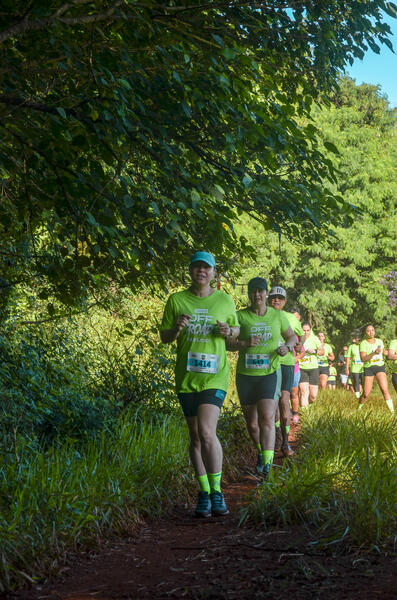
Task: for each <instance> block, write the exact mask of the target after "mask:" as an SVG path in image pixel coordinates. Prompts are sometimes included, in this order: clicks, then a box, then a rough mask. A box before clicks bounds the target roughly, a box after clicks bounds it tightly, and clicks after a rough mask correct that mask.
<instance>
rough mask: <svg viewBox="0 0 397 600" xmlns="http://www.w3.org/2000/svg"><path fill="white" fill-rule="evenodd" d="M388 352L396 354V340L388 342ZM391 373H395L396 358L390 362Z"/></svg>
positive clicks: (396, 368) (396, 366) (396, 370)
mask: <svg viewBox="0 0 397 600" xmlns="http://www.w3.org/2000/svg"><path fill="white" fill-rule="evenodd" d="M389 350H391V351H392V352H394V354H397V340H392V341H391V342H390V346H389ZM392 363H393V364H392V373H397V358H395V359H394V360H392Z"/></svg>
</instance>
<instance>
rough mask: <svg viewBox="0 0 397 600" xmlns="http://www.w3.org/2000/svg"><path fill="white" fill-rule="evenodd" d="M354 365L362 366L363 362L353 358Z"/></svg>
mask: <svg viewBox="0 0 397 600" xmlns="http://www.w3.org/2000/svg"><path fill="white" fill-rule="evenodd" d="M354 364H355V365H362V364H363V361H362V360H360V359H359V358H355V359H354Z"/></svg>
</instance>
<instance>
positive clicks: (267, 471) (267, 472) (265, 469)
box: [262, 463, 271, 481]
mask: <svg viewBox="0 0 397 600" xmlns="http://www.w3.org/2000/svg"><path fill="white" fill-rule="evenodd" d="M270 469H271V465H270V464H269V463H268V464H267V465H263V471H262V479H263V481H267V480H268V479H269V475H270Z"/></svg>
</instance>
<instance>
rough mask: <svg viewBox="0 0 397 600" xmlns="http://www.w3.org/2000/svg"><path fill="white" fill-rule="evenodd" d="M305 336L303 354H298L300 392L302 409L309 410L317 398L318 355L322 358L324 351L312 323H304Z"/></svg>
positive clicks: (303, 338)
mask: <svg viewBox="0 0 397 600" xmlns="http://www.w3.org/2000/svg"><path fill="white" fill-rule="evenodd" d="M302 329H303V332H304V336H303V337H302V339H301V342H302V343H303V347H302V352H300V353H299V354H298V358H299V368H300V370H301V377H300V381H299V392H300V396H301V407H302V408H307V407H308V406H309V402H310V404H312V403H313V402H314V401H315V399H316V398H317V394H318V384H319V370H318V360H317V355H320V356H322V355H323V354H324V350H323V348H322V346H321V342H320V340H319V339H318V337H317V336H316V335H314V333H313V332H312V327H311V325H310V323H307V322H306V323H302Z"/></svg>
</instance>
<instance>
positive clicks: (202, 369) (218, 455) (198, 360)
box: [160, 252, 240, 517]
mask: <svg viewBox="0 0 397 600" xmlns="http://www.w3.org/2000/svg"><path fill="white" fill-rule="evenodd" d="M189 273H190V277H191V280H192V283H191V286H190V287H189V288H188V289H187V290H183V291H182V292H176V293H174V294H171V296H170V297H169V298H168V300H167V304H166V306H165V309H164V315H163V320H162V323H161V326H160V336H161V341H162V342H163V343H164V344H170V343H172V342H174V341H175V340H176V342H177V358H176V366H175V384H176V391H177V394H178V398H179V401H180V403H181V406H182V409H183V414H184V416H185V419H186V423H187V426H188V429H189V435H190V447H189V453H190V458H191V461H192V463H193V467H194V471H195V474H196V477H197V480H198V482H199V485H200V492H199V497H198V503H197V507H196V511H195V514H196V516H197V517H209V516H210V515H211V514H212V515H215V516H217V515H225V514H227V513H228V512H229V511H228V509H227V506H226V503H225V500H224V497H223V494H222V492H221V487H220V481H221V475H222V447H221V445H220V443H219V440H218V438H217V435H216V429H217V424H218V418H219V414H220V412H221V407H222V404H223V401H224V399H225V396H226V391H227V388H228V383H229V370H230V367H229V362H228V360H227V354H226V347H225V339H226V338H232V339H233V338H234V337H236V336H237V335H238V334H239V332H240V328H239V326H238V321H237V315H236V309H235V306H234V302H233V300H232V298H231V297H230V296H229V295H228V294H225V293H224V292H221V291H219V290H214V289H213V288H212V287H211V285H210V284H211V281H212V280H213V279H214V278H215V259H214V257H213V256H212V254H210V253H209V252H196V253H195V254H194V255H193V256H192V258H191V260H190V267H189Z"/></svg>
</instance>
